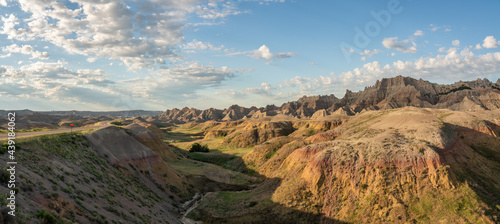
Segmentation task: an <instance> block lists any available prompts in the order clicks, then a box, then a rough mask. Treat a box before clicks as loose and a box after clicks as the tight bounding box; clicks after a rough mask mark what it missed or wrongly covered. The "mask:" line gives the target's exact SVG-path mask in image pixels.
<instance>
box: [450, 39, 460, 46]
mask: <svg viewBox="0 0 500 224" xmlns="http://www.w3.org/2000/svg"><path fill="white" fill-rule="evenodd" d="M451 44H453V46H455V47H458V46H460V41H459V40H454V41H452V42H451Z"/></svg>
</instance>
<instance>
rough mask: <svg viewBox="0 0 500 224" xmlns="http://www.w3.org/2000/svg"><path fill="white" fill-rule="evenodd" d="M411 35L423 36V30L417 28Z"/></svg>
mask: <svg viewBox="0 0 500 224" xmlns="http://www.w3.org/2000/svg"><path fill="white" fill-rule="evenodd" d="M413 36H416V37H422V36H424V31H422V30H417V31H415V33H414V34H413Z"/></svg>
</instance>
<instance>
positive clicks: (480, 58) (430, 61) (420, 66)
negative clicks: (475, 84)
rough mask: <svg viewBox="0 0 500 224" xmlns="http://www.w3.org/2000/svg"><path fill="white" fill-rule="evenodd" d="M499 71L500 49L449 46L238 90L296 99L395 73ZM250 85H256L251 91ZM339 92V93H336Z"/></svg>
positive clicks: (464, 76)
mask: <svg viewBox="0 0 500 224" xmlns="http://www.w3.org/2000/svg"><path fill="white" fill-rule="evenodd" d="M499 73H500V52H494V53H488V54H482V55H475V54H474V53H472V52H471V50H470V49H469V48H466V49H463V50H462V51H458V50H457V49H456V48H450V49H449V50H448V51H447V52H446V53H445V54H440V55H437V56H435V57H420V58H418V59H416V60H409V61H401V60H398V61H394V62H393V63H391V64H386V65H383V64H381V63H380V62H378V61H373V62H370V63H366V64H364V65H363V66H361V67H358V68H355V69H353V70H351V71H348V72H344V73H340V74H333V73H332V74H330V75H328V76H320V77H316V78H313V77H294V78H292V79H289V80H286V81H284V82H283V83H281V84H278V85H276V87H274V88H268V90H267V91H266V92H265V95H264V94H263V92H264V91H263V88H262V87H254V88H248V89H246V90H242V91H240V92H237V93H238V94H246V95H248V94H252V92H251V91H250V90H252V91H253V92H255V94H256V95H261V96H263V97H265V99H266V100H268V99H273V100H277V99H279V100H296V99H297V98H298V97H301V96H302V95H318V94H331V93H335V94H336V95H339V94H342V93H343V92H341V91H339V90H340V89H342V90H343V89H345V88H351V89H352V88H354V89H359V88H360V87H363V86H368V85H373V84H374V83H375V81H376V80H379V79H382V78H387V77H395V76H398V75H403V76H411V77H414V78H423V79H426V80H432V81H437V82H449V81H450V80H472V79H476V78H477V77H478V76H488V75H497V74H499ZM254 89H259V91H255V90H254ZM340 96H342V95H340Z"/></svg>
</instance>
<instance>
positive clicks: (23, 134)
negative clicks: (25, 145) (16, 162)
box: [0, 121, 110, 140]
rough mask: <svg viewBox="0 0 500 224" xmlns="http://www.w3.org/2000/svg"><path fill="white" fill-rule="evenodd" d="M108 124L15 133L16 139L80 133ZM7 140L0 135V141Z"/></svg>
mask: <svg viewBox="0 0 500 224" xmlns="http://www.w3.org/2000/svg"><path fill="white" fill-rule="evenodd" d="M109 122H110V121H101V122H99V124H98V125H92V126H86V127H79V128H73V130H71V128H60V129H55V130H48V131H38V132H22V133H18V132H16V138H20V137H29V136H36V135H50V134H59V133H66V132H71V131H82V130H88V129H101V128H105V127H108V126H110V124H109ZM7 138H8V134H7V133H2V134H0V140H3V139H7Z"/></svg>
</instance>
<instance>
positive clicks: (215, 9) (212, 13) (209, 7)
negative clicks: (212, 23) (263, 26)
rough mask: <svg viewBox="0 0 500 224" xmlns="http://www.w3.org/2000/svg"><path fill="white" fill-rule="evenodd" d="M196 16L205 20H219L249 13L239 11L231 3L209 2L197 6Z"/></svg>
mask: <svg viewBox="0 0 500 224" xmlns="http://www.w3.org/2000/svg"><path fill="white" fill-rule="evenodd" d="M195 11H196V14H198V16H199V17H200V18H203V19H211V20H213V19H219V18H225V17H227V16H233V15H238V14H241V13H247V11H243V12H242V11H239V10H238V9H237V7H236V6H234V5H233V3H231V2H229V1H228V2H222V3H217V2H208V3H207V4H203V5H197V6H195Z"/></svg>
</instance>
